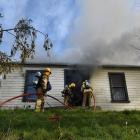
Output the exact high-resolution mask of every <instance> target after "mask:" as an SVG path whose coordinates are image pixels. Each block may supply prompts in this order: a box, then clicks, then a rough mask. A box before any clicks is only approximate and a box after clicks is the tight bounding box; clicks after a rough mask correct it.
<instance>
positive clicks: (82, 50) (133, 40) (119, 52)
mask: <svg viewBox="0 0 140 140" xmlns="http://www.w3.org/2000/svg"><path fill="white" fill-rule="evenodd" d="M77 4H78V5H79V7H80V10H81V11H80V16H79V18H78V19H77V20H76V21H75V26H74V32H72V33H71V34H70V36H69V39H68V43H69V44H70V46H72V48H68V49H67V50H66V58H68V59H67V60H69V62H75V63H77V62H80V63H90V64H97V63H98V64H99V63H101V64H110V63H111V64H140V62H139V61H138V59H139V55H140V51H137V50H136V49H134V48H133V47H132V46H133V45H134V46H136V47H137V48H140V46H139V44H140V41H139V39H138V38H137V37H136V36H137V35H138V34H139V31H138V30H139V28H140V8H139V6H138V4H139V5H140V1H138V0H137V1H136V0H123V1H122V0H117V1H113V0H107V1H105V0H77Z"/></svg>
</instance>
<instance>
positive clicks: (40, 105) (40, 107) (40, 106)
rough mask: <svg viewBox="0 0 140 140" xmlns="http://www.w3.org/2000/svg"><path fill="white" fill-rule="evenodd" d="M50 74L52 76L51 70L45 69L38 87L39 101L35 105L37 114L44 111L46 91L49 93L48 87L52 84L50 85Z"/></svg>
mask: <svg viewBox="0 0 140 140" xmlns="http://www.w3.org/2000/svg"><path fill="white" fill-rule="evenodd" d="M50 74H51V69H50V68H45V69H44V70H43V73H42V75H41V77H40V78H39V80H38V83H37V85H36V92H37V100H36V104H35V112H43V111H44V96H45V93H46V91H48V88H49V87H48V85H49V84H50V83H49V76H50ZM48 83H49V84H48Z"/></svg>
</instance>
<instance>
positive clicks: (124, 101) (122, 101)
mask: <svg viewBox="0 0 140 140" xmlns="http://www.w3.org/2000/svg"><path fill="white" fill-rule="evenodd" d="M111 103H130V101H129V100H128V101H111Z"/></svg>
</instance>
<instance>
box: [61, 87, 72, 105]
mask: <svg viewBox="0 0 140 140" xmlns="http://www.w3.org/2000/svg"><path fill="white" fill-rule="evenodd" d="M61 93H62V97H64V104H65V105H68V104H69V98H70V95H71V91H70V88H69V86H68V85H66V86H65V88H64V90H63V91H61Z"/></svg>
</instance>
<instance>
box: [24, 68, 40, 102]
mask: <svg viewBox="0 0 140 140" xmlns="http://www.w3.org/2000/svg"><path fill="white" fill-rule="evenodd" d="M38 71H40V72H42V70H26V72H25V83H24V93H26V92H27V86H28V84H27V80H28V74H29V73H36V72H38ZM22 102H32V103H34V102H35V100H34V99H32V100H27V99H26V96H23V98H22Z"/></svg>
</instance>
